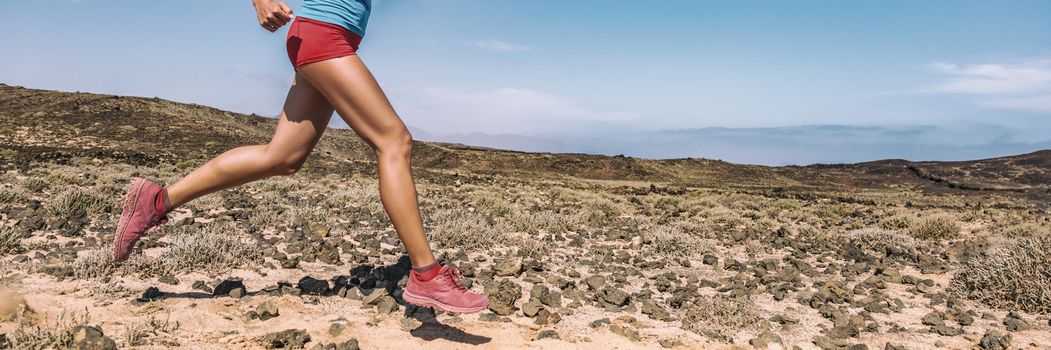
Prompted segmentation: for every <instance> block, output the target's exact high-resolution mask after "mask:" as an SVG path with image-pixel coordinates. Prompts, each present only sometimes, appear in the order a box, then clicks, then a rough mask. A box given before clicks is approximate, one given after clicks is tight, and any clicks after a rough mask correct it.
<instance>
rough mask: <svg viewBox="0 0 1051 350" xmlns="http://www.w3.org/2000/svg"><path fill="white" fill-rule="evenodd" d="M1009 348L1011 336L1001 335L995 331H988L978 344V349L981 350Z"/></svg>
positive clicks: (1004, 349) (1003, 349) (1005, 349)
mask: <svg viewBox="0 0 1051 350" xmlns="http://www.w3.org/2000/svg"><path fill="white" fill-rule="evenodd" d="M1010 347H1011V334H1003V333H1000V332H999V331H997V330H992V329H990V330H988V331H986V332H985V335H984V336H982V340H981V341H979V342H978V348H980V349H982V350H1007V349H1008V348H1010Z"/></svg>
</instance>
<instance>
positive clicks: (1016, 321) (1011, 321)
mask: <svg viewBox="0 0 1051 350" xmlns="http://www.w3.org/2000/svg"><path fill="white" fill-rule="evenodd" d="M1004 326H1007V330H1009V331H1012V332H1018V331H1024V330H1028V329H1030V328H1032V327H1031V326H1030V325H1029V321H1026V320H1025V318H1024V317H1022V315H1020V314H1018V313H1017V312H1014V311H1011V312H1008V313H1007V317H1004Z"/></svg>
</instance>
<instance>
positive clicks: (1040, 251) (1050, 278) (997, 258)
mask: <svg viewBox="0 0 1051 350" xmlns="http://www.w3.org/2000/svg"><path fill="white" fill-rule="evenodd" d="M950 291H952V292H953V293H955V294H957V295H960V296H963V297H966V298H969V299H972V300H977V301H979V302H981V303H983V304H986V305H989V306H991V307H994V308H1000V309H1020V310H1024V311H1027V312H1034V313H1045V314H1046V313H1051V236H1048V235H1044V236H1039V237H1030V238H1022V239H1019V240H1017V241H1015V242H1013V243H1008V244H1005V245H1003V246H1000V247H997V248H994V249H992V250H990V251H988V252H984V253H981V254H979V255H978V256H976V257H974V258H972V259H970V260H969V261H967V262H966V263H965V264H964V266H963V267H962V268H960V270H959V272H957V273H956V275H954V276H953V278H952V282H951V284H950Z"/></svg>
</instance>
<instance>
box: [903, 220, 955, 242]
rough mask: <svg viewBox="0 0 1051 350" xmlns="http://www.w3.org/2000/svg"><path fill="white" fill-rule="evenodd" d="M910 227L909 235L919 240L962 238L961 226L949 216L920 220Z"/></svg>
mask: <svg viewBox="0 0 1051 350" xmlns="http://www.w3.org/2000/svg"><path fill="white" fill-rule="evenodd" d="M910 226H911V227H910V228H909V235H911V236H913V237H916V238H919V239H929V240H941V239H953V238H956V237H959V236H960V224H959V223H958V222H957V221H956V218H955V217H953V216H951V215H947V214H942V215H935V216H931V217H928V218H924V219H920V220H919V221H918V222H915V223H913V224H911V225H910Z"/></svg>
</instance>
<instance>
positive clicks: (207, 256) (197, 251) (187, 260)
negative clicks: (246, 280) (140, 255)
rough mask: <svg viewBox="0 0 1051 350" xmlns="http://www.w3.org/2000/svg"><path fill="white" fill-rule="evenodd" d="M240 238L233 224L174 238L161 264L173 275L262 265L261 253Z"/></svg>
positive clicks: (160, 258) (161, 256)
mask: <svg viewBox="0 0 1051 350" xmlns="http://www.w3.org/2000/svg"><path fill="white" fill-rule="evenodd" d="M241 237H243V234H242V233H240V232H237V230H236V229H235V228H234V227H233V224H226V225H219V226H218V227H215V226H213V227H208V228H205V229H202V230H199V231H197V232H196V233H192V234H187V235H179V236H175V237H174V239H173V240H172V242H171V244H170V245H168V247H167V249H166V250H165V251H164V252H163V253H161V255H160V256H159V257H158V260H159V261H160V262H161V263H162V264H164V265H168V268H169V269H170V270H172V271H173V272H185V271H208V272H218V271H222V270H225V269H230V268H236V267H240V266H242V265H245V264H246V263H250V262H259V261H261V259H262V258H263V255H262V251H261V250H260V249H259V248H258V247H257V246H255V245H254V244H251V243H248V242H247V241H245V240H244V239H242V238H241Z"/></svg>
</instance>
